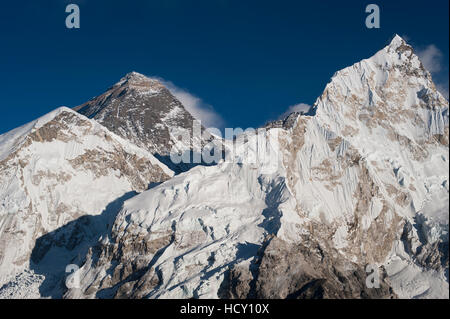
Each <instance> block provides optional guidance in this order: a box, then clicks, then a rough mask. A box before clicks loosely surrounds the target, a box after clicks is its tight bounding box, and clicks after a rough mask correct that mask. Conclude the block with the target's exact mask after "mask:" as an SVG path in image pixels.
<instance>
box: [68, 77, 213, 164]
mask: <svg viewBox="0 0 450 319" xmlns="http://www.w3.org/2000/svg"><path fill="white" fill-rule="evenodd" d="M74 109H75V110H76V111H78V112H79V113H81V114H83V115H85V116H87V117H89V118H91V119H94V120H96V121H97V122H99V123H100V124H102V125H104V126H105V127H107V128H108V129H109V130H110V131H112V132H114V133H116V134H117V135H119V136H121V137H123V138H125V139H127V140H129V141H131V142H132V143H134V144H136V145H138V146H140V147H142V148H144V149H147V150H148V151H149V152H151V153H152V154H154V155H155V156H157V158H158V159H160V160H161V161H163V162H164V163H165V164H166V165H168V166H169V167H171V168H172V169H174V170H175V171H177V172H181V171H186V170H188V169H189V168H191V167H192V165H189V164H192V163H181V164H180V163H173V162H172V161H171V159H170V154H171V153H178V152H181V153H184V152H199V150H200V149H201V147H202V146H203V145H205V144H207V143H209V142H211V141H216V142H217V143H220V140H217V139H216V138H215V137H214V136H212V135H211V134H209V133H208V132H207V131H206V130H205V128H204V127H203V126H202V125H201V123H200V122H198V121H197V122H198V123H197V124H195V123H194V121H195V119H194V118H193V117H192V115H191V114H190V113H189V112H188V111H187V110H186V109H185V108H184V106H183V105H182V104H181V103H180V102H179V101H178V100H177V99H176V98H175V97H174V96H173V95H172V94H171V93H170V91H169V90H168V89H167V88H166V87H164V85H163V84H162V83H161V82H160V81H159V80H157V79H152V78H148V77H146V76H144V75H142V74H139V73H137V72H130V73H128V74H127V75H125V77H123V78H122V79H121V80H120V81H119V82H118V83H116V84H114V85H113V86H112V87H111V88H109V89H108V90H107V91H106V92H105V93H103V94H101V95H99V96H97V97H95V98H93V99H91V100H90V101H88V102H86V103H84V104H82V105H80V106H77V107H76V108H74ZM177 164H179V165H177ZM183 164H185V165H183Z"/></svg>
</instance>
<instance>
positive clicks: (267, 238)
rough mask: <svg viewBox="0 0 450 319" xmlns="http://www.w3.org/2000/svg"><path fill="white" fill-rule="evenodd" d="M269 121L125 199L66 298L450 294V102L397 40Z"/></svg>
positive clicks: (445, 295) (84, 259)
mask: <svg viewBox="0 0 450 319" xmlns="http://www.w3.org/2000/svg"><path fill="white" fill-rule="evenodd" d="M269 127H270V128H269V129H268V130H264V131H263V130H261V131H259V132H258V133H256V134H255V133H253V134H246V135H244V136H241V137H240V138H238V139H237V140H236V142H235V145H234V146H235V148H234V150H235V152H234V154H233V156H231V157H230V158H233V159H234V160H233V161H225V162H222V163H220V164H219V165H216V166H212V167H196V168H193V169H191V170H190V171H189V172H187V173H184V174H181V175H178V176H176V177H175V178H173V179H171V180H170V181H167V182H165V183H163V184H161V185H159V186H157V187H155V188H153V189H151V190H148V191H146V192H143V193H141V194H140V195H138V196H136V197H133V198H132V199H130V200H128V201H126V202H125V203H124V205H123V207H122V209H121V210H120V212H119V213H118V215H117V218H116V220H115V222H114V224H113V226H112V228H111V230H110V232H109V233H108V234H105V236H103V238H102V239H101V240H100V241H99V243H98V244H97V245H96V246H95V247H93V248H92V249H90V250H89V252H88V254H87V255H86V257H85V258H80V259H79V262H80V263H81V264H83V267H82V268H81V269H80V271H79V275H80V278H81V288H80V289H78V288H77V289H70V290H68V291H67V292H66V294H65V297H67V298H73V297H75V298H77V297H117V298H122V297H127V298H128V297H132V298H142V297H146V298H191V297H194V298H206V297H212V298H217V297H231V298H245V297H263V298H287V297H289V298H290V297H293V298H316V297H317V298H320V297H325V298H370V297H377V298H378V297H382V298H395V297H402V298H413V297H414V298H427V297H434V298H448V200H449V195H448V194H449V193H448V192H449V189H448V173H449V169H448V160H449V154H448V151H449V149H448V101H446V100H445V99H444V98H443V97H442V95H441V94H440V93H439V92H438V91H437V90H436V87H435V85H434V84H433V82H432V79H431V76H430V74H429V72H428V71H426V70H425V69H424V67H423V65H422V64H421V62H420V61H419V59H418V58H417V56H416V55H415V54H414V53H413V49H412V48H411V47H410V46H409V45H407V44H406V43H405V42H404V41H403V39H401V38H400V37H399V36H396V37H395V38H394V39H393V40H392V42H391V43H390V44H389V45H388V46H387V47H385V48H383V49H382V50H381V51H379V52H378V53H376V54H375V55H374V56H373V57H371V58H369V59H366V60H363V61H361V62H359V63H356V64H355V65H353V66H351V67H348V68H346V69H344V70H341V71H339V72H337V73H336V74H335V75H334V76H333V78H332V79H331V82H330V83H329V84H328V85H327V86H326V88H325V90H324V93H323V94H322V95H321V96H320V97H319V98H318V100H317V101H316V103H315V104H314V106H313V109H312V111H311V112H309V113H308V114H307V115H300V114H293V115H291V116H289V117H288V119H286V120H285V121H284V122H283V123H278V124H274V125H269ZM256 141H257V142H256ZM258 143H260V144H262V145H264V149H265V152H264V154H262V155H263V157H264V159H263V161H259V162H256V164H252V163H246V162H245V159H246V158H247V157H248V154H249V150H254V149H255V145H260V144H258ZM250 153H251V152H250ZM236 159H242V162H241V163H239V161H236ZM267 162H269V163H270V164H271V167H272V168H273V167H275V169H272V170H267V169H264V167H263V166H264V165H262V164H264V163H267ZM367 265H376V266H377V267H379V274H380V281H381V283H380V285H381V286H380V288H379V289H376V288H368V287H367V285H366V277H367V275H368V274H366V266H367Z"/></svg>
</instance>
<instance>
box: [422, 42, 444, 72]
mask: <svg viewBox="0 0 450 319" xmlns="http://www.w3.org/2000/svg"><path fill="white" fill-rule="evenodd" d="M417 55H418V56H419V59H420V61H422V64H423V66H424V67H425V68H426V69H427V70H428V71H430V72H431V73H438V72H440V71H441V70H442V64H441V58H442V52H441V50H439V49H438V48H437V47H436V46H435V45H434V44H430V45H429V46H427V47H426V48H425V49H423V50H418V51H417Z"/></svg>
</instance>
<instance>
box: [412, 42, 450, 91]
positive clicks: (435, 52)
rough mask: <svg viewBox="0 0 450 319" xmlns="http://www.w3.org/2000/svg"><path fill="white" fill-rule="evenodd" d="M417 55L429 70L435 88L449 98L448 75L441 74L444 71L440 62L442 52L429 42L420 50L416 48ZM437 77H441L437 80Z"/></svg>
mask: <svg viewBox="0 0 450 319" xmlns="http://www.w3.org/2000/svg"><path fill="white" fill-rule="evenodd" d="M417 56H418V57H419V59H420V61H422V64H423V65H424V67H425V68H426V69H427V70H428V71H430V72H431V74H432V75H433V78H434V79H433V80H434V81H435V84H436V88H437V89H438V90H439V92H441V94H442V95H444V97H445V98H446V99H448V98H449V88H448V76H447V75H443V74H441V73H442V72H445V70H444V65H443V63H442V57H443V53H442V51H441V50H439V48H438V47H436V46H435V45H434V44H430V45H428V46H427V47H425V48H424V49H422V50H420V49H419V50H417ZM439 79H443V80H441V81H439Z"/></svg>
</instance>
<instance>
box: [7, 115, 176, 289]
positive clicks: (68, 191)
mask: <svg viewBox="0 0 450 319" xmlns="http://www.w3.org/2000/svg"><path fill="white" fill-rule="evenodd" d="M0 139H1V140H2V141H3V143H2V148H1V151H2V160H1V162H0V251H1V254H0V286H1V285H2V284H3V283H4V282H5V281H7V280H8V278H9V277H10V276H11V275H13V274H15V273H17V272H19V271H21V270H23V269H27V268H28V267H31V266H32V263H31V262H30V255H31V253H32V251H33V250H34V249H37V248H36V246H37V240H38V239H39V238H40V237H41V236H42V235H45V234H47V233H49V232H52V231H53V230H55V229H57V228H59V227H61V226H63V225H65V224H67V223H70V222H72V221H74V220H76V219H78V218H80V217H81V216H88V215H99V214H101V213H102V212H104V210H105V209H106V208H107V207H108V205H109V204H111V203H112V202H114V201H115V200H117V199H118V198H121V197H122V196H124V195H125V194H128V193H130V192H136V191H137V192H139V191H143V190H145V189H147V188H148V186H149V184H151V183H154V182H161V181H164V180H166V179H168V178H170V177H172V176H173V172H172V171H171V170H170V169H168V168H167V166H165V165H164V164H162V163H161V162H159V161H158V160H157V159H156V158H155V157H154V156H153V155H152V154H150V153H149V152H148V151H146V150H144V149H141V148H139V147H137V146H136V145H133V144H132V143H130V142H129V141H126V140H124V139H123V138H121V137H119V136H117V135H115V134H113V133H111V132H109V131H108V130H107V129H106V128H105V127H103V126H101V125H100V124H98V123H97V122H96V121H93V120H90V119H88V118H86V117H85V116H83V115H81V114H79V113H77V112H74V111H73V110H71V109H69V108H66V107H61V108H58V109H56V110H54V111H52V112H50V113H48V114H46V115H44V116H42V117H40V118H39V119H37V120H35V121H33V122H30V123H29V124H26V125H24V126H22V127H21V128H19V129H16V130H13V131H11V132H8V133H6V134H3V135H2V136H0ZM5 145H6V146H5Z"/></svg>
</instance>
